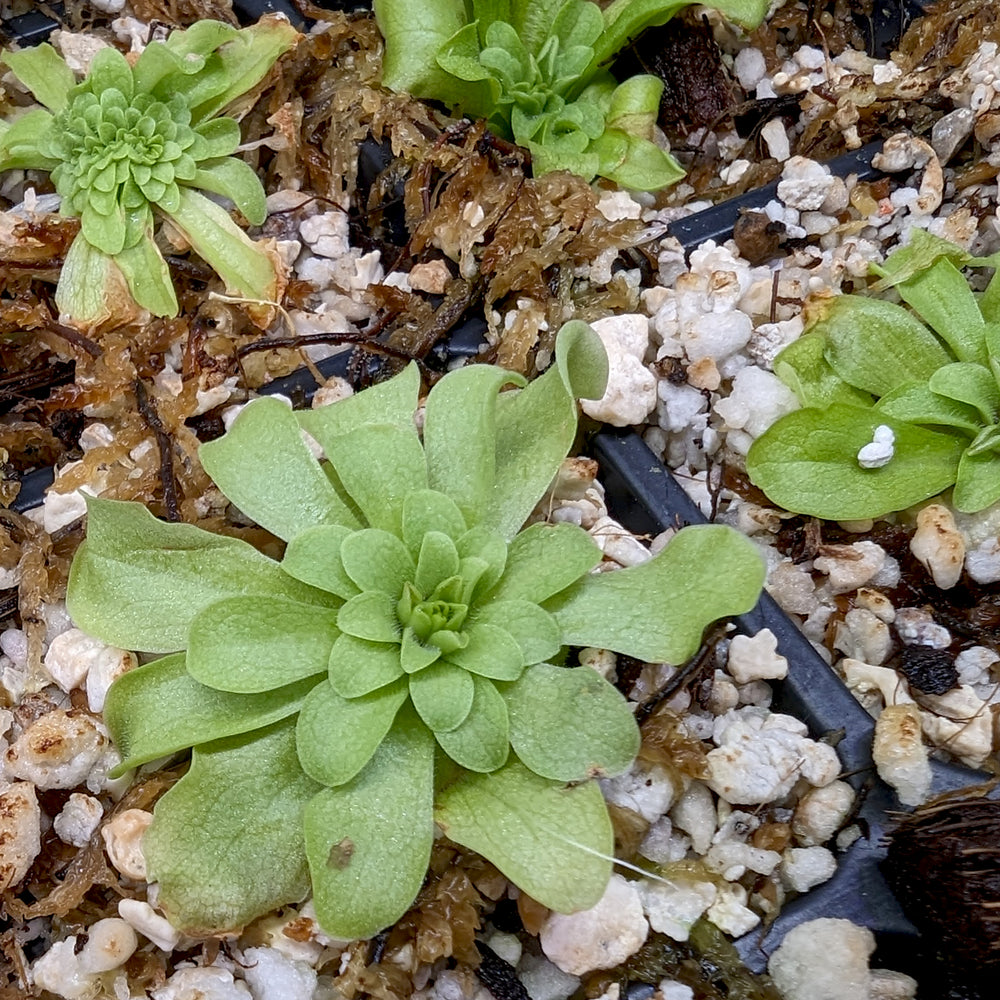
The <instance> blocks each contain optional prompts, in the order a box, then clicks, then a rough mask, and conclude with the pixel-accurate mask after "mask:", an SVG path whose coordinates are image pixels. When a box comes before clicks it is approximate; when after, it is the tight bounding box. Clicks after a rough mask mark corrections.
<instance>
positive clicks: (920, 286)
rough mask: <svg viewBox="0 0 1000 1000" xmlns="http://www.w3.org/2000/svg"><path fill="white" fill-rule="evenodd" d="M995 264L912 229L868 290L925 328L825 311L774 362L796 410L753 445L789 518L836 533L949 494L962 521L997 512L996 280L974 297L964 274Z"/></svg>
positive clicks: (849, 309)
mask: <svg viewBox="0 0 1000 1000" xmlns="http://www.w3.org/2000/svg"><path fill="white" fill-rule="evenodd" d="M998 263H1000V259H998V258H997V257H996V256H994V257H984V258H976V257H973V256H972V255H971V254H968V253H966V252H964V251H963V250H961V248H959V247H957V246H955V245H954V244H952V243H949V242H947V241H946V240H942V239H940V238H938V237H934V236H931V235H930V234H928V233H926V232H924V231H923V230H919V229H918V230H914V231H913V234H912V238H911V241H910V243H909V244H908V245H907V246H905V247H902V248H900V249H898V250H896V251H894V252H893V253H892V254H890V255H889V257H888V258H887V259H886V261H885V263H884V265H883V266H882V267H881V268H876V269H875V270H876V272H877V273H878V274H880V275H881V276H882V277H881V280H880V281H879V282H878V283H877V284H876V285H875V286H874V288H873V290H875V291H877V290H880V289H884V288H888V287H894V288H895V289H896V290H897V291H898V292H899V295H900V296H901V297H902V299H903V301H904V302H905V303H906V304H908V305H909V306H910V307H911V308H912V309H913V310H914V312H915V313H916V314H918V315H919V316H920V317H921V318H922V319H923V321H924V322H921V321H920V319H918V318H917V316H916V315H914V313H913V312H910V311H908V310H907V309H906V308H904V307H903V306H901V305H896V304H895V303H892V302H888V301H885V300H883V299H878V298H874V297H867V296H861V295H841V296H837V297H835V298H832V299H828V300H824V301H822V302H820V303H819V304H818V307H816V316H815V319H814V321H813V322H812V323H811V324H810V325H809V327H808V328H807V330H806V332H805V334H804V335H803V336H802V337H800V338H799V339H798V340H797V341H795V342H793V343H792V344H790V345H789V346H788V347H786V348H785V349H784V350H783V351H782V352H781V354H779V355H778V357H777V359H776V360H775V365H774V370H775V372H776V374H778V375H779V376H780V377H781V379H782V380H783V381H785V382H786V383H787V384H788V385H789V386H790V387H791V388H792V389H793V390H794V392H795V394H796V395H797V396H798V398H799V401H800V402H801V403H802V409H800V410H796V411H794V412H792V413H789V414H786V415H785V416H783V417H781V418H780V419H779V420H777V421H776V422H775V423H774V424H773V425H772V426H771V427H770V428H768V430H766V431H765V432H764V433H763V434H762V435H761V436H760V437H759V438H758V439H757V440H756V441H755V442H754V443H753V445H752V446H751V448H750V451H749V454H748V455H747V470H748V472H749V473H750V478H751V479H752V480H753V482H754V483H755V484H756V485H757V486H759V487H760V488H761V489H762V490H763V491H764V492H765V493H766V494H767V495H768V497H769V498H770V499H771V500H773V501H774V502H775V503H777V504H780V505H781V506H782V507H785V508H786V509H788V510H793V511H798V512H801V513H804V514H812V515H814V516H816V517H825V518H831V519H837V520H842V519H859V518H870V517H878V516H880V515H882V514H886V513H888V512H890V511H898V510H904V509H905V508H907V507H910V506H912V505H913V504H916V503H919V502H920V501H921V500H926V499H927V498H928V497H932V496H934V495H936V494H938V493H940V492H942V491H944V490H947V489H948V488H949V487H954V489H953V492H952V502H953V503H954V505H955V507H956V508H957V509H958V510H960V511H965V512H975V511H979V510H982V509H983V508H985V507H988V506H989V505H990V504H993V503H995V502H996V501H997V500H1000V278H998V276H997V275H998V273H1000V272H995V273H994V275H993V278H992V280H991V281H990V283H989V285H988V287H987V288H986V290H985V292H983V293H982V294H980V295H976V294H975V293H973V292H972V290H971V289H970V288H969V285H968V283H967V281H966V279H965V277H964V276H963V275H962V273H961V271H960V270H959V268H960V267H966V266H976V267H984V266H985V267H996V266H997V265H998ZM956 265H957V266H956Z"/></svg>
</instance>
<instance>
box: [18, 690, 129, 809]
mask: <svg viewBox="0 0 1000 1000" xmlns="http://www.w3.org/2000/svg"><path fill="white" fill-rule="evenodd" d="M110 746H111V740H110V738H109V736H108V733H107V730H106V729H105V728H104V726H103V725H102V724H101V723H99V722H97V720H96V719H94V718H92V717H91V716H89V715H87V714H86V713H85V712H80V711H78V710H76V709H70V710H69V711H66V710H65V709H61V708H59V709H55V710H54V711H52V712H47V713H46V714H45V715H43V716H41V717H40V718H38V719H36V720H35V721H34V722H33V723H32V724H31V725H30V726H29V727H28V728H27V729H26V730H25V731H24V732H23V733H22V734H21V736H20V737H19V738H18V739H17V740H16V741H15V742H14V743H13V744H12V745H11V746H10V747H8V749H7V752H6V754H5V755H4V764H5V768H6V771H7V773H8V774H9V775H11V776H13V777H15V778H23V779H25V780H26V781H30V782H32V783H33V784H35V785H36V786H37V787H38V788H41V789H45V790H48V789H50V788H73V787H74V786H76V785H80V784H83V782H85V781H87V780H88V779H94V777H95V775H94V770H95V768H96V766H97V765H98V763H99V762H101V761H102V759H103V760H104V762H105V765H106V766H105V768H104V771H105V773H107V771H108V770H110V766H111V761H110V759H109V750H110ZM102 780H103V779H102Z"/></svg>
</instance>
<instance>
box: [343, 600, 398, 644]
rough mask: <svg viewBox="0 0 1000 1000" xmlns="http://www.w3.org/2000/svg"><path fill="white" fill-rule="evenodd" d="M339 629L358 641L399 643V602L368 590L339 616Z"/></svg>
mask: <svg viewBox="0 0 1000 1000" xmlns="http://www.w3.org/2000/svg"><path fill="white" fill-rule="evenodd" d="M337 627H338V628H339V629H340V631H341V632H344V633H346V634H347V635H353V636H354V637H355V638H356V639H367V640H368V641H369V642H398V641H399V638H400V631H401V630H400V627H399V622H398V621H397V620H396V602H395V601H394V600H393V599H392V597H390V596H389V594H387V593H385V592H384V591H381V590H368V591H365V592H364V593H362V594H358V596H357V597H352V598H351V599H350V600H349V601H348V602H347V603H346V604H345V605H344V606H343V607H342V608H341V609H340V611H339V612H338V614H337Z"/></svg>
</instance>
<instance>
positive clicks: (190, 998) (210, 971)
mask: <svg viewBox="0 0 1000 1000" xmlns="http://www.w3.org/2000/svg"><path fill="white" fill-rule="evenodd" d="M149 995H150V996H151V997H152V998H153V1000H251V998H252V997H253V994H252V993H251V992H250V987H249V986H247V984H246V983H244V982H240V981H238V980H236V979H234V978H233V974H232V973H231V972H229V971H227V970H226V969H218V968H215V967H214V966H204V967H202V968H196V969H179V970H178V971H177V972H175V973H174V974H173V975H172V976H171V977H170V978H169V979H168V980H167V984H166V986H161V987H160V988H159V989H157V990H151V991H150V994H149Z"/></svg>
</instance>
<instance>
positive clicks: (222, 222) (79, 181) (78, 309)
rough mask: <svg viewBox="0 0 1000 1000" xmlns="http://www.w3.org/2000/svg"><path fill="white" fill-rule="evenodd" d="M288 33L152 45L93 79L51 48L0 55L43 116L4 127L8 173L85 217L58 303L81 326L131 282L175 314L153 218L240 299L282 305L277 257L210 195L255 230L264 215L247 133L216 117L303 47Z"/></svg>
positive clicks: (203, 33)
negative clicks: (24, 171)
mask: <svg viewBox="0 0 1000 1000" xmlns="http://www.w3.org/2000/svg"><path fill="white" fill-rule="evenodd" d="M296 37H297V34H296V32H295V30H294V29H293V28H292V27H291V26H290V25H289V24H288V23H287V22H285V21H281V20H278V19H273V18H272V19H269V20H265V21H262V22H261V23H260V24H258V25H256V26H254V27H253V28H247V29H243V30H242V31H239V30H237V29H235V28H232V27H230V26H229V25H225V24H221V23H220V22H217V21H199V22H198V23H197V24H196V25H194V26H193V27H191V28H189V29H188V30H187V31H175V32H174V33H173V34H172V35H170V37H169V38H168V39H167V40H166V41H164V42H151V43H150V44H149V45H148V46H147V47H146V48H145V49H144V50H143V52H142V54H141V55H140V56H139V58H138V59H137V60H136V61H135V65H134V66H133V65H131V64H130V63H129V61H128V60H127V59H126V58H125V56H123V55H122V54H121V53H120V52H118V50H117V49H115V48H112V47H108V48H104V49H101V50H100V51H99V52H98V53H97V54H96V55H95V57H94V59H93V62H92V64H91V67H90V71H89V72H88V74H87V76H86V78H85V79H84V80H83V81H82V82H80V83H77V82H76V78H75V76H74V74H73V72H72V71H71V70H70V69H69V67H68V66H67V65H66V63H65V62H63V60H62V59H61V58H60V57H59V55H58V54H57V53H56V51H55V50H54V49H53V48H52V47H51V46H49V45H48V44H43V45H39V46H36V47H35V48H31V49H26V50H24V51H21V52H7V53H4V56H3V61H4V62H5V63H6V64H7V65H8V66H9V67H10V68H11V70H12V71H13V72H14V74H15V76H17V77H18V79H19V80H21V82H22V83H24V84H25V86H27V87H28V88H29V89H31V91H32V92H33V93H34V94H35V96H36V97H37V99H38V100H39V101H40V102H41V103H42V104H43V105H45V108H47V109H48V110H45V109H44V108H39V109H36V110H33V111H29V112H27V113H26V114H24V115H22V116H21V117H20V118H18V119H16V120H15V121H14V122H13V123H12V124H10V125H7V124H3V125H0V170H3V169H10V168H12V167H33V168H37V169H45V170H49V171H50V172H51V176H52V182H53V184H54V185H55V187H56V191H57V192H58V193H59V194H60V195H61V196H62V207H61V211H62V213H63V214H64V215H71V216H77V217H79V219H80V223H81V231H80V235H79V236H78V237H77V239H76V240H75V241H74V243H73V245H72V247H71V248H70V251H69V253H68V255H67V259H66V263H65V266H64V270H63V274H62V277H61V279H60V282H59V288H58V290H57V295H56V301H57V304H58V305H59V308H60V310H61V311H62V312H63V313H65V314H66V315H67V316H68V317H69V318H71V319H73V320H74V321H76V322H79V323H81V324H84V325H87V324H94V325H96V324H97V323H99V322H100V321H101V320H102V319H103V318H105V317H104V315H103V314H104V312H105V311H106V309H107V307H106V306H105V305H103V304H102V303H101V301H100V300H101V295H102V293H103V292H105V290H106V288H107V286H108V285H109V284H112V285H113V284H114V283H115V282H116V281H119V282H120V281H121V280H124V282H125V283H126V284H127V286H128V290H129V292H130V293H131V296H132V297H133V298H134V300H135V301H136V302H137V303H138V304H139V305H140V306H142V307H143V308H146V309H148V310H149V311H150V312H152V313H154V314H157V315H175V314H176V313H177V299H176V296H175V294H174V289H173V285H172V284H171V281H170V274H169V271H168V269H167V265H166V263H165V261H164V259H163V257H162V254H161V253H160V251H159V249H158V247H157V245H156V243H155V241H154V239H153V233H154V228H155V217H154V209H155V210H156V211H157V212H158V213H159V214H160V215H162V216H165V217H168V218H170V219H171V221H172V222H173V223H174V225H176V226H177V228H178V229H180V230H181V231H182V232H183V233H184V235H185V237H186V238H187V239H188V240H189V242H190V243H191V245H192V246H193V247H194V248H195V250H196V251H197V252H198V253H199V254H200V255H201V256H202V257H204V258H205V260H206V261H207V262H208V263H209V264H211V265H212V266H213V267H214V268H215V269H216V271H218V273H219V274H220V275H221V276H222V277H223V278H224V279H225V281H226V284H227V287H228V288H229V289H230V291H232V292H234V293H239V294H243V295H246V296H249V297H251V298H256V299H272V298H273V297H274V295H275V292H276V287H277V276H276V273H275V270H274V264H273V262H272V261H271V259H270V258H269V256H268V255H267V254H266V253H265V252H264V251H263V250H262V249H261V248H259V247H258V246H257V245H256V244H254V243H253V242H252V241H251V240H250V239H248V238H247V236H246V235H245V234H244V233H243V231H242V230H241V229H240V228H239V227H238V226H237V225H236V224H235V223H234V222H233V221H232V219H231V218H230V217H229V214H228V212H226V211H225V210H224V209H223V208H222V207H220V206H219V205H218V204H216V203H215V202H213V201H211V200H210V199H208V198H206V197H205V196H204V195H202V194H201V193H200V191H209V192H213V193H215V194H219V195H222V196H224V197H226V198H228V199H230V200H231V201H232V202H233V204H234V205H235V206H236V207H237V208H238V209H239V210H240V211H241V212H242V214H243V215H244V216H245V217H246V219H247V220H248V221H249V222H251V223H254V224H258V225H259V224H260V223H262V222H263V221H264V218H265V216H266V209H265V201H264V189H263V187H262V186H261V183H260V180H259V179H258V178H257V176H256V174H254V172H253V171H252V170H251V169H250V167H249V166H247V164H246V163H244V162H243V161H242V160H240V159H237V158H236V157H234V156H232V155H231V154H232V153H234V152H235V151H236V148H237V147H238V145H239V143H240V128H239V125H238V124H237V123H236V122H235V121H234V120H233V119H231V118H224V117H217V113H218V111H219V110H220V109H221V108H222V107H224V106H225V105H226V104H228V103H229V102H231V101H232V100H233V99H234V98H236V97H238V96H240V95H241V94H243V93H244V92H245V91H247V90H248V89H250V88H252V87H253V86H255V85H256V84H257V83H258V82H259V81H260V80H261V79H262V77H263V76H264V75H265V73H266V72H267V71H268V69H269V68H270V66H271V64H272V63H273V62H274V60H275V59H277V58H278V56H279V55H281V53H282V52H283V51H285V50H286V49H287V48H288V47H289V46H290V45H291V44H292V43H293V42H294V40H295V38H296Z"/></svg>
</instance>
